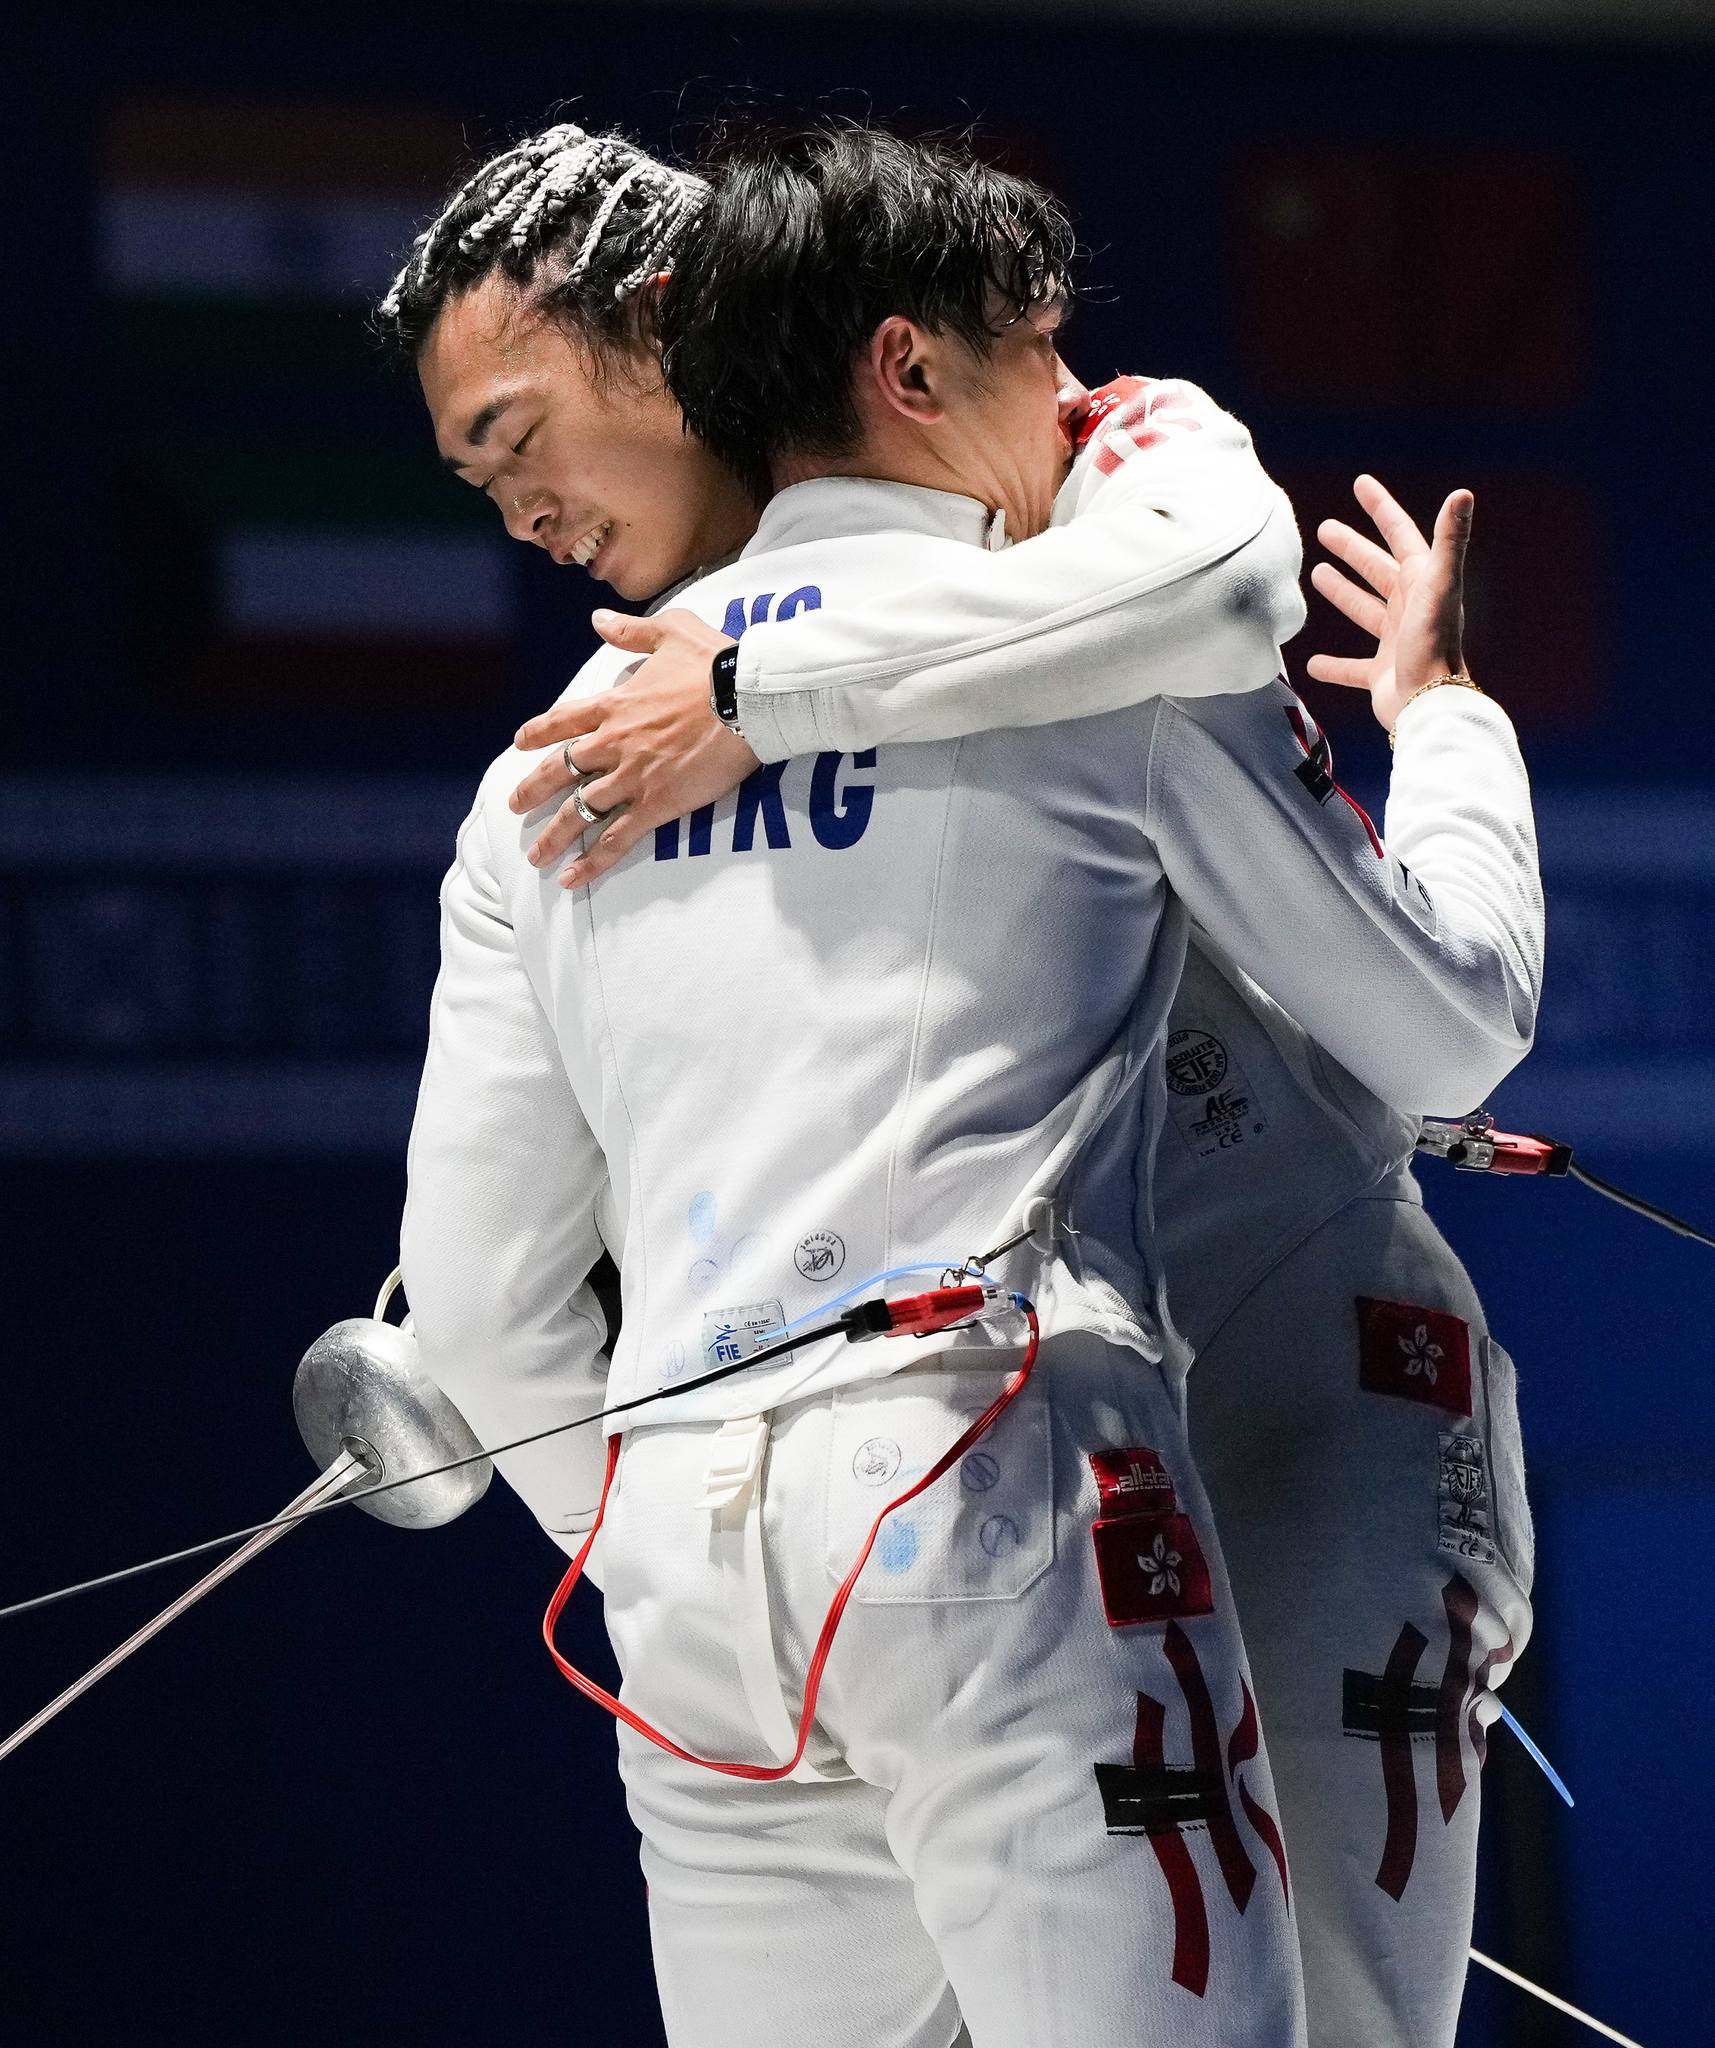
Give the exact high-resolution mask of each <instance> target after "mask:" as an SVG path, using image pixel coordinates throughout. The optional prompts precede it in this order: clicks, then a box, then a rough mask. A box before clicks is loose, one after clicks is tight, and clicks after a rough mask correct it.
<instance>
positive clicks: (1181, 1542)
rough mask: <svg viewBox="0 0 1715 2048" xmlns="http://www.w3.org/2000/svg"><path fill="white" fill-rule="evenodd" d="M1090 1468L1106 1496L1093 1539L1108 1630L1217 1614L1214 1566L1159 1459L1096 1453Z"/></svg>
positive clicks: (1136, 1452)
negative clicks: (1212, 1577) (1211, 1572)
mask: <svg viewBox="0 0 1715 2048" xmlns="http://www.w3.org/2000/svg"><path fill="white" fill-rule="evenodd" d="M1090 1469H1091V1471H1092V1472H1094V1474H1095V1475H1096V1485H1097V1488H1098V1490H1099V1491H1100V1494H1101V1513H1100V1515H1099V1516H1098V1518H1097V1520H1096V1523H1095V1525H1094V1527H1093V1529H1092V1530H1091V1532H1090V1533H1091V1536H1092V1539H1093V1540H1094V1543H1095V1547H1096V1571H1097V1574H1098V1576H1099V1577H1100V1580H1101V1586H1102V1606H1103V1608H1104V1609H1105V1611H1106V1613H1107V1617H1108V1626H1109V1627H1110V1628H1131V1627H1134V1626H1137V1625H1139V1624H1141V1623H1146V1622H1158V1621H1159V1622H1166V1621H1176V1620H1180V1619H1183V1618H1186V1617H1188V1616H1192V1615H1198V1614H1212V1613H1213V1612H1214V1607H1215V1597H1214V1589H1213V1587H1212V1586H1211V1584H1210V1580H1209V1566H1208V1562H1207V1560H1206V1559H1205V1558H1204V1556H1203V1549H1202V1545H1201V1544H1200V1543H1199V1542H1198V1541H1197V1531H1196V1530H1195V1528H1194V1527H1193V1526H1192V1523H1191V1519H1190V1517H1189V1516H1188V1515H1182V1514H1181V1513H1180V1512H1179V1499H1178V1496H1177V1494H1176V1493H1175V1492H1174V1488H1173V1481H1172V1479H1171V1478H1170V1477H1169V1476H1168V1472H1167V1468H1166V1466H1165V1465H1164V1464H1163V1463H1162V1461H1161V1458H1160V1457H1159V1455H1158V1454H1157V1453H1156V1452H1155V1451H1152V1450H1150V1449H1149V1448H1148V1447H1147V1446H1146V1445H1139V1446H1136V1447H1134V1448H1131V1449H1126V1450H1112V1451H1093V1452H1092V1453H1091V1454H1090Z"/></svg>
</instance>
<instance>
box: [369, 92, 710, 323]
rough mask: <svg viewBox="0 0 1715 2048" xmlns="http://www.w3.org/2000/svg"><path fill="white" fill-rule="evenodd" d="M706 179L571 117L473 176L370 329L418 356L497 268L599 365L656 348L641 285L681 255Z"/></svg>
mask: <svg viewBox="0 0 1715 2048" xmlns="http://www.w3.org/2000/svg"><path fill="white" fill-rule="evenodd" d="M707 197H708V187H707V186H706V185H705V184H704V182H703V180H702V179H701V178H699V177H697V176H695V175H694V174H693V173H691V172H688V171H681V170H677V169H675V168H674V167H673V166H672V165H670V164H664V163H661V162H659V161H658V160H657V159H656V158H654V157H652V156H646V155H645V154H644V152H643V151H642V150H641V149H639V148H638V147H637V145H636V144H635V143H634V142H630V141H628V140H627V139H626V138H625V137H624V136H623V135H615V134H606V135H590V134H588V133H586V132H585V130H583V129H582V128H578V127H575V126H573V125H572V124H571V123H570V122H564V123H561V124H560V125H559V126H557V127H553V128H547V129H544V130H543V131H542V132H541V133H540V134H539V135H533V136H531V137H529V138H528V140H526V141H524V142H520V143H517V144H515V145H514V146H513V147H512V148H510V149H506V150H503V151H501V153H500V154H499V155H498V156H495V157H491V158H490V159H489V161H488V162H487V163H485V164H483V165H482V166H481V168H480V169H478V170H476V171H474V172H472V173H470V174H469V175H467V176H466V177H465V178H464V179H463V181H462V182H461V183H460V184H459V185H458V186H457V187H456V189H455V190H454V191H453V192H452V193H451V194H450V196H449V197H448V199H447V201H446V203H445V205H443V206H442V208H441V210H440V212H439V213H438V214H437V215H436V216H435V218H434V219H433V220H432V221H430V222H429V224H428V226H427V227H425V228H424V229H423V231H422V233H421V234H419V235H418V236H417V238H416V240H415V242H414V243H413V244H412V246H411V253H410V255H409V257H408V258H407V259H406V261H405V263H404V265H403V267H402V268H401V269H400V272H399V274H398V276H397V277H396V278H394V280H393V283H392V286H391V287H390V289H389V290H388V292H387V295H386V297H385V298H384V299H382V300H381V302H380V303H379V304H378V305H377V306H376V307H375V309H374V311H373V313H372V314H371V316H370V325H371V328H372V330H373V332H374V333H375V335H376V336H377V338H378V339H379V340H380V341H381V342H382V343H383V344H384V345H386V346H387V347H389V348H391V349H393V350H394V351H396V352H397V353H399V354H401V355H403V356H406V357H408V358H409V359H411V360H412V361H415V359H416V357H417V356H418V354H419V353H420V352H421V350H422V347H423V344H424V342H425V341H427V339H428V337H429V334H430V332H431V330H432V329H433V327H434V324H435V322H436V320H437V319H439V317H440V315H441V311H442V309H443V308H444V307H445V306H446V305H447V303H448V302H449V300H451V299H454V298H457V297H458V296H459V295H460V294H462V293H464V292H467V291H470V290H473V289H474V288H475V287H476V286H477V285H479V284H481V283H482V282H483V280H484V279H485V278H487V277H489V276H491V275H493V274H494V273H495V272H499V274H500V275H501V276H503V277H505V278H507V279H508V280H509V281H510V282H511V283H513V284H515V285H517V286H519V287H520V289H521V290H523V291H524V292H526V294H527V295H528V301H529V304H530V306H531V309H532V310H533V311H535V312H538V313H540V314H543V315H544V316H546V317H548V318H550V319H553V320H555V321H557V322H558V324H559V325H560V326H562V327H564V328H566V329H568V330H569V331H570V332H572V333H574V334H576V335H577V336H578V337H579V339H580V340H582V341H583V342H585V343H586V344H587V345H588V347H589V348H590V350H591V353H592V355H594V357H595V358H596V360H597V362H598V363H600V362H604V361H608V360H611V359H612V358H614V357H616V356H619V355H623V354H625V353H626V352H628V351H629V350H631V349H634V348H636V347H637V346H639V345H640V344H649V345H652V336H651V335H650V334H649V333H648V317H649V307H650V304H651V302H652V300H653V298H654V294H653V293H650V292H646V291H644V290H643V289H642V288H643V286H644V285H646V284H647V283H648V282H649V281H650V280H651V279H652V278H653V277H655V276H656V275H657V274H658V273H659V272H660V271H661V270H663V269H665V268H666V266H667V264H668V263H669V262H670V261H671V260H672V257H673V254H674V252H675V250H676V249H677V248H678V246H679V243H680V241H681V239H682V238H683V236H684V235H685V233H686V231H687V229H688V228H689V227H690V225H691V222H692V221H693V220H694V219H695V217H696V215H697V212H698V210H699V209H700V208H701V206H702V205H703V202H704V201H705V200H706V198H707Z"/></svg>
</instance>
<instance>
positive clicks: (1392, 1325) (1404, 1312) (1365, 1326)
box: [1357, 1294, 1471, 1416]
mask: <svg viewBox="0 0 1715 2048" xmlns="http://www.w3.org/2000/svg"><path fill="white" fill-rule="evenodd" d="M1357 1310H1358V1384H1359V1386H1361V1387H1363V1388H1364V1389H1365V1391H1366V1392H1368V1393H1372V1394H1396V1395H1398V1396H1399V1398H1400V1399H1401V1400H1405V1401H1420V1402H1422V1403H1423V1405H1424V1406H1425V1407H1428V1408H1439V1409H1441V1410H1442V1411H1443V1412H1444V1413H1445V1414H1448V1415H1456V1416H1465V1415H1469V1414H1470V1413H1471V1332H1470V1329H1469V1327H1468V1326H1467V1325H1466V1324H1465V1323H1464V1322H1463V1321H1461V1319H1460V1318H1459V1317H1458V1316H1450V1315H1448V1314H1446V1313H1445V1312H1444V1311H1443V1310H1441V1309H1435V1308H1418V1307H1416V1306H1414V1305H1413V1304H1412V1303H1411V1302H1408V1301H1374V1300H1372V1299H1371V1298H1370V1297H1369V1296H1368V1295H1365V1294H1360V1295H1359V1296H1358V1297H1357Z"/></svg>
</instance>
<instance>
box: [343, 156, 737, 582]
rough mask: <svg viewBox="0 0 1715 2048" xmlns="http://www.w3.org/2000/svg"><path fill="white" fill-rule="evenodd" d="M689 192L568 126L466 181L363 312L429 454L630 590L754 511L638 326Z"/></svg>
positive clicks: (560, 557) (527, 535)
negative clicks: (418, 404) (368, 312)
mask: <svg viewBox="0 0 1715 2048" xmlns="http://www.w3.org/2000/svg"><path fill="white" fill-rule="evenodd" d="M707 196H708V187H707V185H706V184H705V183H704V181H703V180H702V179H701V178H698V177H696V176H695V175H694V174H692V173H691V172H688V171H684V170H680V169H676V168H675V167H673V166H672V165H669V164H665V163H662V162H660V161H659V160H658V159H657V158H655V157H652V156H649V155H648V154H646V153H645V152H644V151H643V150H641V149H639V148H638V146H637V145H636V144H635V143H633V142H631V141H630V140H628V139H627V138H626V137H625V136H623V135H618V134H612V133H608V134H600V135H592V134H590V133H588V132H587V131H586V130H584V129H582V128H579V127H577V126H575V125H574V124H572V123H570V122H562V123H559V124H557V125H555V126H554V127H551V128H546V129H544V130H543V131H542V132H541V133H540V134H537V135H534V136H531V137H529V138H527V139H526V140H525V141H523V142H520V143H517V144H515V145H514V146H513V147H511V148H509V149H506V150H503V151H502V152H501V153H500V154H499V155H497V156H494V157H492V158H490V159H489V161H488V162H487V163H485V164H483V165H482V166H481V167H480V168H479V169H478V170H476V171H475V172H473V173H472V174H470V175H469V176H467V177H465V178H464V179H463V180H462V181H461V182H460V184H459V185H458V186H457V188H456V189H455V190H454V191H453V193H452V195H451V196H450V198H449V199H448V200H447V202H446V204H445V205H444V206H443V207H442V208H441V210H440V212H439V213H438V214H437V215H436V216H435V218H434V219H433V220H432V221H430V222H429V223H428V225H427V226H426V227H425V228H424V229H423V231H422V232H421V233H420V234H419V235H418V236H417V238H416V240H415V242H414V243H413V245H412V248H411V251H410V254H409V256H408V258H407V259H406V261H405V262H404V264H403V265H402V266H401V268H400V270H399V273H398V275H397V276H396V277H395V278H394V280H393V283H392V285H391V287H390V288H389V290H388V291H387V293H386V295H385V296H384V297H383V298H382V299H381V301H380V302H379V304H378V305H377V306H376V308H375V312H374V316H373V325H374V327H375V330H376V332H377V334H378V335H379V336H380V338H381V339H382V340H383V341H384V342H385V343H386V344H388V345H389V346H390V347H391V348H393V349H394V350H396V351H397V352H398V353H400V354H401V355H403V356H405V357H407V358H408V359H409V360H411V361H412V362H413V363H414V364H415V367H416V370H417V373H418V376H419V378H420V379H421V382H422V387H423V395H424V397H425V399H426V400H427V402H428V408H429V414H430V417H431V420H432V422H433V425H434V430H435V440H436V443H437V446H438V448H439V451H440V454H441V459H442V460H443V461H444V462H445V463H446V465H447V466H448V468H450V469H451V470H452V471H453V472H454V473H455V474H456V475H457V476H459V477H461V478H462V479H463V480H464V481H465V482H467V483H469V484H471V485H473V486H474V487H475V488H477V489H479V490H481V491H483V492H485V493H486V494H487V495H488V496H490V497H491V498H492V499H493V500H494V502H495V504H496V506H497V507H498V509H499V511H500V514H501V517H502V518H503V519H504V520H505V522H506V527H507V530H508V531H509V532H510V533H511V534H512V535H513V536H514V538H516V539H518V540H524V541H529V542H531V543H532V544H534V545H535V546H537V547H540V548H543V549H545V550H546V552H547V553H549V554H550V555H551V556H552V557H553V558H554V560H555V561H556V562H558V563H560V564H562V565H564V564H567V563H575V564H577V565H578V566H579V567H582V568H587V569H589V570H590V571H591V572H592V573H593V574H596V575H599V576H600V577H601V578H602V579H603V580H604V581H605V582H607V583H610V584H611V585H612V586H613V587H614V589H615V590H617V591H618V592H619V594H620V595H621V596H622V597H628V598H634V599H635V598H648V597H653V596H654V595H655V594H656V593H657V592H659V591H661V590H663V589H665V588H666V587H667V586H668V585H669V584H671V583H674V582H677V581H678V580H679V579H680V578H681V577H682V576H683V575H684V574H685V573H686V566H687V565H691V566H695V565H698V564H701V563H707V562H713V561H719V560H721V559H722V558H724V557H725V556H727V555H730V554H732V553H733V552H734V551H735V550H736V549H737V548H738V547H739V546H740V545H742V543H743V542H744V540H745V539H746V538H747V537H748V535H749V534H750V532H751V531H752V529H753V528H754V526H755V524H756V506H755V504H754V503H753V501H752V499H751V496H750V493H749V491H748V490H747V488H746V486H745V485H744V484H743V483H742V482H741V481H740V480H739V478H738V477H737V476H736V475H734V473H733V472H732V471H731V470H730V469H729V468H728V467H726V466H725V465H723V464H722V463H721V462H720V461H718V460H717V459H716V458H715V457H713V456H712V455H710V454H709V453H708V451H707V450H706V449H705V448H704V447H703V446H702V445H701V443H700V442H698V441H697V440H696V439H695V438H694V437H692V436H691V435H690V434H688V433H687V432H686V429H685V425H684V420H683V417H682V415H681V413H680V410H679V407H678V405H677V404H676V403H675V401H674V400H673V398H672V397H671V395H670V394H669V393H668V392H667V390H666V388H665V386H664V385H663V383H662V379H661V372H660V363H659V356H658V354H657V351H656V347H655V344H654V341H653V337H652V334H651V325H650V322H651V311H652V307H653V304H654V299H655V292H654V289H653V287H654V285H655V283H656V281H657V280H658V279H659V278H660V277H661V276H662V274H663V272H664V271H665V270H666V269H667V268H668V267H669V266H670V264H671V262H672V260H673V256H674V253H675V251H676V250H678V249H679V248H680V247H681V246H682V244H683V242H684V238H685V236H686V234H687V233H688V231H689V230H690V228H691V226H692V224H693V222H694V221H695V219H696V217H697V214H698V212H699V211H700V209H701V208H702V206H703V204H704V203H705V201H706V199H707Z"/></svg>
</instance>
